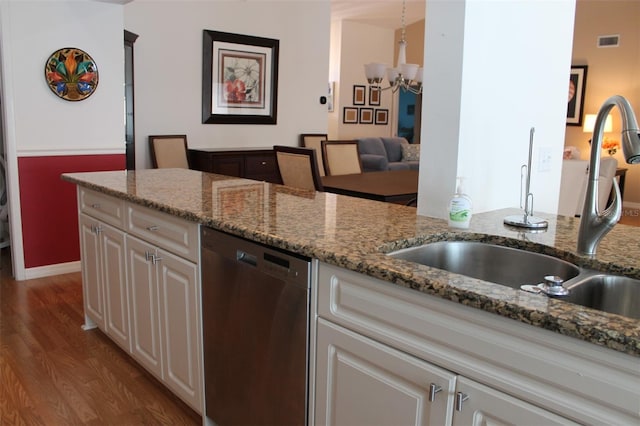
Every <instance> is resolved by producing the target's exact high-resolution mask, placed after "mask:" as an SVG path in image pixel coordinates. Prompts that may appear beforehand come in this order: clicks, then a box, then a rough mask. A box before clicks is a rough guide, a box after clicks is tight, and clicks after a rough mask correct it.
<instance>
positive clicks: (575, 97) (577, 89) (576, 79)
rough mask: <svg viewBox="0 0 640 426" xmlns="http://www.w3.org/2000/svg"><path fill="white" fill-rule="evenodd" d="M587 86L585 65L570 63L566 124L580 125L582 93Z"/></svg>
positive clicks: (582, 105) (582, 104)
mask: <svg viewBox="0 0 640 426" xmlns="http://www.w3.org/2000/svg"><path fill="white" fill-rule="evenodd" d="M586 87H587V66H586V65H572V66H571V73H570V74H569V101H568V103H567V126H582V115H583V114H582V110H583V108H584V94H585V89H586Z"/></svg>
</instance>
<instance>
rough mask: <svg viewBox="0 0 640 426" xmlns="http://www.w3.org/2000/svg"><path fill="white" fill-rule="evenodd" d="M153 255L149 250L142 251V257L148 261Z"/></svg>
mask: <svg viewBox="0 0 640 426" xmlns="http://www.w3.org/2000/svg"><path fill="white" fill-rule="evenodd" d="M152 257H153V254H151V252H150V251H145V252H144V259H145V260H146V261H147V262H148V261H149V260H151V258H152Z"/></svg>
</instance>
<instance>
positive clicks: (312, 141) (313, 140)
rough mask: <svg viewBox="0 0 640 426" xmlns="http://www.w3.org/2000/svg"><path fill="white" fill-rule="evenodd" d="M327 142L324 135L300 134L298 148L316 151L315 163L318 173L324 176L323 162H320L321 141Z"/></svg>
mask: <svg viewBox="0 0 640 426" xmlns="http://www.w3.org/2000/svg"><path fill="white" fill-rule="evenodd" d="M326 140H327V134H326V133H301V134H300V146H302V147H305V148H313V149H315V150H316V161H317V162H318V172H319V173H320V176H324V175H325V173H324V161H322V141H326Z"/></svg>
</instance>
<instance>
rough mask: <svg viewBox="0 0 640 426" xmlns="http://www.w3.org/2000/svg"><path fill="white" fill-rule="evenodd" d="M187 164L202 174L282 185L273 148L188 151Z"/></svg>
mask: <svg viewBox="0 0 640 426" xmlns="http://www.w3.org/2000/svg"><path fill="white" fill-rule="evenodd" d="M189 162H190V164H191V167H192V168H193V169H195V170H200V171H203V172H208V173H217V174H221V175H226V176H237V177H241V178H247V179H256V180H263V181H267V182H271V183H282V182H281V180H280V173H278V165H277V163H276V154H275V152H274V151H273V148H245V149H242V148H241V149H224V148H219V149H190V150H189Z"/></svg>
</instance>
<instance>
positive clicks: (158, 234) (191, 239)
mask: <svg viewBox="0 0 640 426" xmlns="http://www.w3.org/2000/svg"><path fill="white" fill-rule="evenodd" d="M127 210H128V227H127V231H128V232H129V233H131V234H133V235H136V236H138V237H140V238H142V239H143V240H146V241H148V242H150V243H153V244H155V245H157V246H159V247H161V248H163V249H165V250H168V251H170V252H172V253H174V254H177V255H178V256H181V257H183V258H185V259H188V260H191V261H192V262H197V261H198V246H199V244H198V224H197V223H195V222H189V221H187V220H185V219H182V218H179V217H176V216H172V215H170V214H167V213H162V212H159V211H157V210H152V209H149V208H146V207H143V206H139V205H136V204H129V205H128V209H127Z"/></svg>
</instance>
